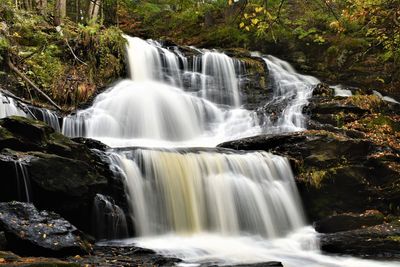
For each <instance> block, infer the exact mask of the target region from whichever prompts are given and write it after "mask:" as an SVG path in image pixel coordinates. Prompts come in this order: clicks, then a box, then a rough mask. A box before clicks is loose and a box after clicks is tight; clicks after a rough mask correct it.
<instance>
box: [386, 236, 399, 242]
mask: <svg viewBox="0 0 400 267" xmlns="http://www.w3.org/2000/svg"><path fill="white" fill-rule="evenodd" d="M386 240H390V241H394V242H399V243H400V235H391V236H388V237H387V238H386Z"/></svg>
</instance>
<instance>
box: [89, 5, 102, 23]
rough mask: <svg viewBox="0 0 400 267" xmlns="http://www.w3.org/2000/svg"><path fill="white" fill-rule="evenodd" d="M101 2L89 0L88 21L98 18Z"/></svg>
mask: <svg viewBox="0 0 400 267" xmlns="http://www.w3.org/2000/svg"><path fill="white" fill-rule="evenodd" d="M100 4H101V0H90V3H89V10H88V20H89V21H95V20H96V19H97V17H98V16H99V10H100Z"/></svg>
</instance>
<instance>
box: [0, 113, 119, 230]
mask: <svg viewBox="0 0 400 267" xmlns="http://www.w3.org/2000/svg"><path fill="white" fill-rule="evenodd" d="M89 147H92V148H93V149H90V148H89ZM103 148H104V146H101V145H99V144H98V143H97V142H95V141H88V140H85V139H77V140H76V141H72V140H71V139H69V138H66V137H65V136H63V135H61V134H59V133H57V132H55V131H54V130H53V129H52V128H50V127H48V126H46V125H45V124H43V123H41V122H38V121H32V120H29V119H26V118H21V117H9V118H5V119H2V120H0V149H1V154H0V168H1V170H2V176H1V183H2V186H1V187H0V201H3V202H7V201H12V200H22V201H28V202H32V203H34V204H35V206H36V207H38V208H40V209H48V210H51V211H55V212H57V213H59V214H62V216H63V217H65V218H66V219H68V220H69V221H70V222H72V223H73V224H75V225H76V226H78V227H79V228H80V229H82V230H85V231H88V230H89V229H91V228H92V225H91V222H92V218H91V217H92V214H93V203H94V200H95V196H96V194H97V193H103V194H105V195H113V196H115V198H116V199H117V200H116V201H117V202H118V203H119V204H120V205H121V206H124V201H125V200H124V188H123V185H122V183H121V181H120V180H117V179H115V178H114V177H113V175H112V173H111V171H110V170H109V167H108V163H107V162H106V157H105V154H104V151H101V149H103ZM89 232H90V231H89Z"/></svg>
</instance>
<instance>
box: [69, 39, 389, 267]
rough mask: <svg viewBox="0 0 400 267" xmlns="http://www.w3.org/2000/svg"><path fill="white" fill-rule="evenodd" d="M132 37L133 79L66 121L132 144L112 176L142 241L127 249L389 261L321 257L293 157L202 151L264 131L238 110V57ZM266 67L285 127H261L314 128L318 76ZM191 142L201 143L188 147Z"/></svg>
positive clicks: (278, 126) (273, 128)
mask: <svg viewBox="0 0 400 267" xmlns="http://www.w3.org/2000/svg"><path fill="white" fill-rule="evenodd" d="M126 38H127V40H128V49H127V50H128V61H129V68H130V77H131V79H130V80H125V81H121V82H120V83H118V84H117V85H115V86H114V87H112V88H110V89H109V90H108V91H106V92H104V93H102V94H100V95H99V96H97V98H96V99H95V101H94V103H93V105H92V107H90V108H88V109H86V110H82V111H79V112H78V113H77V114H76V115H73V116H69V117H67V118H65V119H64V123H63V129H62V131H63V133H64V134H66V135H69V136H87V137H92V138H96V139H99V140H101V141H103V142H105V143H107V144H109V145H110V146H112V147H125V148H113V149H110V151H109V152H108V153H109V159H110V166H111V168H112V170H113V171H114V173H116V174H118V175H119V176H120V177H121V178H122V179H123V181H124V182H125V187H126V195H127V201H128V204H129V209H130V212H129V216H130V219H131V220H130V221H132V223H133V228H134V229H135V234H136V236H137V237H136V238H134V239H125V240H122V241H118V242H117V243H122V244H132V243H134V244H136V245H139V246H143V247H147V248H151V249H154V250H156V251H158V252H159V253H162V254H165V255H170V256H175V257H179V258H182V259H183V260H184V261H185V262H186V263H206V264H222V265H223V264H237V263H239V264H243V263H245V264H246V263H255V262H263V261H281V262H283V264H284V266H289V267H295V266H296V267H297V266H302V265H304V266H315V267H317V266H318V267H321V266H325V267H328V266H329V267H331V266H332V267H339V266H347V267H350V266H357V267H358V266H382V264H381V263H376V262H372V261H363V260H358V259H354V258H344V257H330V256H324V255H322V254H321V252H320V251H319V249H318V238H317V234H316V232H315V231H314V230H313V229H312V227H307V226H305V223H304V218H303V214H302V213H303V212H302V209H301V205H300V201H299V197H298V194H297V190H296V186H295V183H294V181H293V175H292V173H291V169H290V166H289V164H288V161H287V160H286V159H285V158H282V157H279V156H275V155H272V154H269V153H266V152H249V153H243V152H237V151H236V152H235V151H230V150H221V149H214V148H198V147H200V146H203V147H213V146H215V145H216V144H218V143H220V142H222V141H226V140H229V139H235V138H239V137H244V136H248V135H254V134H258V133H260V132H261V131H262V128H261V127H260V126H259V124H258V119H257V116H256V115H255V113H254V112H251V111H248V110H245V109H242V108H240V107H239V105H240V103H241V97H240V93H239V89H240V88H239V84H240V83H239V77H240V75H241V73H240V71H241V69H243V68H240V64H239V63H238V62H236V61H235V60H233V59H231V58H229V57H228V56H226V55H224V54H221V53H218V52H215V51H206V50H193V51H194V52H195V53H196V55H194V56H193V57H191V58H188V57H185V56H184V55H183V53H181V52H180V51H179V49H178V48H173V49H168V48H165V47H163V46H162V45H161V44H160V43H157V42H154V41H144V40H141V39H139V38H131V37H126ZM265 61H266V63H267V65H268V68H269V71H270V77H271V81H272V87H273V89H274V91H275V95H274V100H273V101H276V102H279V101H281V102H282V103H284V108H283V109H282V112H281V113H280V115H279V116H278V119H277V120H276V121H272V120H269V117H268V116H267V119H266V120H265V121H266V122H267V123H266V125H264V126H265V127H264V128H263V129H265V131H266V132H275V133H278V132H287V131H296V130H302V129H304V127H305V118H304V116H303V115H302V112H301V111H302V108H303V106H304V105H306V104H307V101H308V98H309V97H310V96H311V94H312V89H313V84H315V83H318V80H317V79H315V78H313V77H308V76H303V75H300V74H297V73H296V72H295V71H294V70H293V69H292V68H291V67H290V65H288V64H287V63H286V62H284V61H281V60H278V59H276V58H273V57H269V58H265ZM238 64H239V65H238ZM129 146H136V148H126V147H129ZM184 146H186V147H192V148H178V147H184ZM137 147H142V148H137ZM143 147H147V148H143ZM150 147H158V148H150ZM195 147H197V148H195ZM104 203H107V202H104ZM107 205H108V204H107ZM107 205H106V206H107ZM387 265H388V266H390V263H387ZM393 266H395V265H393Z"/></svg>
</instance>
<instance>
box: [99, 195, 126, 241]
mask: <svg viewBox="0 0 400 267" xmlns="http://www.w3.org/2000/svg"><path fill="white" fill-rule="evenodd" d="M93 206H94V212H93V213H94V214H93V219H94V221H93V228H94V230H95V236H96V237H97V238H98V239H106V238H109V239H117V238H126V237H128V226H127V222H126V217H125V213H124V211H123V210H122V209H121V208H120V207H119V206H117V205H115V204H114V203H113V201H112V199H110V198H108V197H106V196H103V195H101V194H97V195H96V196H95V198H94V203H93Z"/></svg>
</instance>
